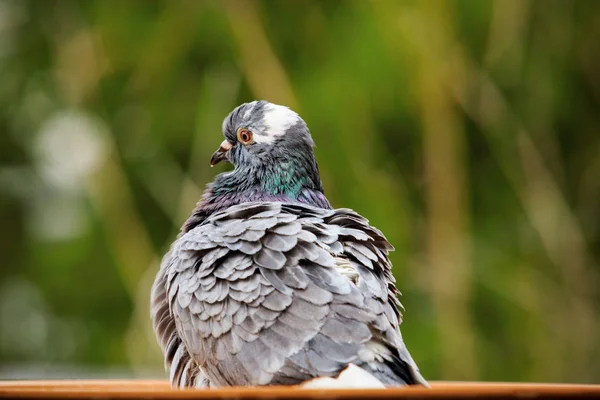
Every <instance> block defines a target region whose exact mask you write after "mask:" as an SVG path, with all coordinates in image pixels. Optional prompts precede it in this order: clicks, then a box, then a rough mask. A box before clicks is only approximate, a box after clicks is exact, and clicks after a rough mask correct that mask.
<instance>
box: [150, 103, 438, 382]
mask: <svg viewBox="0 0 600 400" xmlns="http://www.w3.org/2000/svg"><path fill="white" fill-rule="evenodd" d="M277 107H280V106H274V105H271V104H270V103H267V102H254V103H248V104H245V105H242V106H240V107H238V109H236V110H234V112H232V114H230V116H228V118H226V119H225V122H224V133H225V137H226V141H225V142H224V144H222V147H221V149H220V150H219V151H218V154H217V153H216V154H217V155H216V156H215V155H213V160H217V161H216V162H218V161H220V160H222V159H225V158H227V159H228V160H229V161H231V162H232V163H234V164H235V166H236V168H235V170H234V171H233V172H231V173H227V174H221V175H219V177H217V179H216V180H215V182H214V183H213V185H212V186H210V187H209V189H208V190H207V192H206V194H205V197H204V199H203V200H202V201H201V202H200V203H199V205H198V207H197V209H196V210H195V212H194V214H193V215H192V216H191V217H190V219H189V220H188V221H187V222H186V224H185V225H184V228H183V229H182V232H181V234H180V235H179V237H178V239H177V240H176V241H175V242H174V243H173V245H172V247H171V249H170V251H169V253H167V254H166V255H165V257H164V259H163V262H162V264H161V267H160V271H159V272H158V275H157V277H156V281H155V283H154V286H153V288H152V295H151V296H152V299H151V300H152V302H151V314H152V320H153V324H154V330H155V332H156V335H157V338H158V341H159V344H160V346H161V348H162V350H163V352H164V354H165V366H166V368H167V369H168V370H169V372H170V380H171V384H172V385H173V386H175V387H205V386H215V387H218V386H230V385H278V384H285V385H289V384H299V383H302V382H304V381H306V380H309V379H312V378H316V377H323V376H337V375H338V374H340V372H341V371H342V370H344V369H345V368H346V367H347V366H348V365H349V364H355V365H357V366H359V367H361V368H363V369H364V370H366V371H368V372H369V373H371V374H372V375H373V376H375V377H376V378H377V379H379V381H381V382H382V383H383V384H385V385H402V384H418V383H420V384H426V382H425V380H424V379H423V377H422V376H421V375H420V373H419V371H418V368H417V367H416V365H415V363H414V361H413V360H412V358H411V356H410V354H409V352H408V350H407V349H406V346H405V345H404V342H403V340H402V336H401V334H400V330H399V324H400V322H401V317H402V316H401V313H400V307H401V305H400V302H399V301H398V298H397V295H398V294H399V293H398V291H397V289H396V287H395V285H394V278H393V276H392V273H391V264H390V261H389V259H388V253H389V251H391V250H392V249H393V248H392V246H391V245H390V244H389V243H388V241H387V240H386V239H385V237H384V236H383V234H382V233H381V232H380V231H379V230H377V229H376V228H373V227H372V226H370V225H369V223H368V221H367V220H366V219H365V218H363V217H362V216H360V215H359V214H357V213H355V212H354V211H352V210H349V209H337V210H333V209H331V207H330V206H329V202H328V201H327V199H326V198H325V197H324V195H323V191H322V187H321V183H320V179H319V177H318V168H317V166H316V161H315V160H314V155H313V154H312V149H311V147H312V139H311V138H310V134H309V133H308V129H307V128H306V126H305V124H304V122H303V121H302V120H301V119H300V118H299V117H298V116H297V114H295V113H293V112H291V111H289V110H288V109H286V110H288V111H285V110H281V109H279V108H277ZM283 117H289V118H291V122H290V123H288V124H287V125H286V123H285V121H286V119H285V118H283ZM239 126H244V127H247V126H249V127H250V128H252V129H254V130H257V131H258V132H257V133H256V135H255V141H253V142H251V143H244V145H243V146H242V144H241V143H240V144H238V143H235V139H234V138H233V137H232V134H231V132H232V130H234V129H239ZM274 127H275V128H274ZM269 129H271V130H269ZM273 129H279V130H284V131H283V132H280V131H279V130H275V131H272V130H273ZM292 149H296V152H293V151H290V150H292ZM282 160H283V161H282ZM277 168H283V169H285V173H282V172H281V171H280V170H279V169H277ZM269 171H271V172H269ZM298 171H299V172H298Z"/></svg>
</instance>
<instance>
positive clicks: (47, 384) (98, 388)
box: [0, 380, 600, 400]
mask: <svg viewBox="0 0 600 400" xmlns="http://www.w3.org/2000/svg"><path fill="white" fill-rule="evenodd" d="M431 386H432V388H431V389H425V388H422V387H409V388H398V389H374V390H358V389H341V390H340V389H332V390H321V389H300V388H291V387H268V388H243V387H239V388H224V389H209V390H172V389H170V388H169V385H168V383H167V382H165V381H144V380H108V381H107V380H97V381H96V380H81V381H78V380H73V381H61V380H56V381H4V382H0V397H3V398H7V397H10V398H21V399H59V398H70V399H73V398H77V399H100V398H102V399H191V398H195V399H361V400H365V399H392V398H393V399H396V398H398V399H472V398H475V397H483V398H495V399H498V398H534V399H550V398H552V399H555V398H600V385H562V384H521V383H471V382H433V383H432V384H431Z"/></svg>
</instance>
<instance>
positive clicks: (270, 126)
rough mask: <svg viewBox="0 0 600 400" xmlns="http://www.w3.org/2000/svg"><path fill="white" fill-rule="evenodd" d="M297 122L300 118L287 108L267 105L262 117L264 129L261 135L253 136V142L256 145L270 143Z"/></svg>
mask: <svg viewBox="0 0 600 400" xmlns="http://www.w3.org/2000/svg"><path fill="white" fill-rule="evenodd" d="M299 120H300V116H299V115H298V114H296V113H295V112H294V111H292V110H290V109H289V108H287V107H285V106H280V105H277V104H269V105H268V106H267V109H266V110H265V113H264V117H263V123H264V124H265V129H264V130H263V131H262V132H261V134H259V135H254V141H255V142H257V143H271V142H273V141H274V140H275V139H276V138H277V137H278V136H281V135H283V134H285V131H286V130H288V128H289V127H291V126H292V125H295V124H296V123H297V122H298V121H299Z"/></svg>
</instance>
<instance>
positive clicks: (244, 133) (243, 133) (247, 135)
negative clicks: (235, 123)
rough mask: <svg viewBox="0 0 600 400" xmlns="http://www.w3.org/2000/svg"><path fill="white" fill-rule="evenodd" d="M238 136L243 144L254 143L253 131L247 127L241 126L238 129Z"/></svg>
mask: <svg viewBox="0 0 600 400" xmlns="http://www.w3.org/2000/svg"><path fill="white" fill-rule="evenodd" d="M237 138H238V140H239V142H240V143H242V144H250V143H252V132H250V131H249V130H248V129H246V128H240V129H238V131H237Z"/></svg>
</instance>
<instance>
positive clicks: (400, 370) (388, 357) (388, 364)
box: [358, 343, 429, 387]
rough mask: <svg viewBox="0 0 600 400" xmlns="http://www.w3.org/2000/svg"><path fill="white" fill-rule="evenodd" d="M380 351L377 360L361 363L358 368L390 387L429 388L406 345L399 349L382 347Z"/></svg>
mask: <svg viewBox="0 0 600 400" xmlns="http://www.w3.org/2000/svg"><path fill="white" fill-rule="evenodd" d="M379 351H380V353H379V357H376V359H375V360H371V361H370V362H363V363H360V364H358V366H359V367H360V368H362V369H364V370H365V371H367V372H368V373H370V374H371V375H373V376H374V377H375V378H377V379H378V380H379V381H380V382H381V383H383V384H384V385H385V386H388V387H389V386H405V385H423V386H426V387H429V384H428V383H427V381H426V380H425V378H423V376H422V375H421V373H420V372H419V369H418V368H417V365H416V364H415V362H414V361H413V359H412V357H411V355H410V353H409V352H408V350H407V349H406V346H404V343H402V345H401V346H400V348H398V349H392V348H389V347H387V348H381V347H380V348H379Z"/></svg>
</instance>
